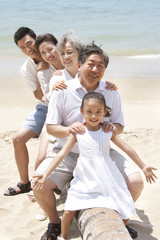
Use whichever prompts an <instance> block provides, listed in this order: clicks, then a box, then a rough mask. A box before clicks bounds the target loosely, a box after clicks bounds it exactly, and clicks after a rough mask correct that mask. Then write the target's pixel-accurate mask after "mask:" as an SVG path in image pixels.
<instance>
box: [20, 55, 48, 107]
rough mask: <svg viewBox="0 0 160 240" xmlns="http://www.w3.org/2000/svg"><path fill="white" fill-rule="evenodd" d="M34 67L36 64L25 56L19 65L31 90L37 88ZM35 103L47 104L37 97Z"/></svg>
mask: <svg viewBox="0 0 160 240" xmlns="http://www.w3.org/2000/svg"><path fill="white" fill-rule="evenodd" d="M36 68H37V64H35V62H34V61H33V59H32V58H27V60H26V61H25V62H24V64H23V65H22V67H21V75H22V77H23V79H24V80H25V82H26V84H27V86H28V87H29V89H30V90H31V91H32V92H34V91H36V90H37V75H36ZM37 103H38V104H42V105H45V106H47V105H48V103H47V102H43V101H41V100H39V99H37Z"/></svg>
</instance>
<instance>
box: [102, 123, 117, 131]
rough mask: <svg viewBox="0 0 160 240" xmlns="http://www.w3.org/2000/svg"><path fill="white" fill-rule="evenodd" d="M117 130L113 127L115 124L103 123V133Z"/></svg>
mask: <svg viewBox="0 0 160 240" xmlns="http://www.w3.org/2000/svg"><path fill="white" fill-rule="evenodd" d="M114 129H115V126H114V125H113V123H111V122H105V121H104V122H103V123H102V130H103V132H105V133H106V132H113V130H114Z"/></svg>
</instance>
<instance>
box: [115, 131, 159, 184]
mask: <svg viewBox="0 0 160 240" xmlns="http://www.w3.org/2000/svg"><path fill="white" fill-rule="evenodd" d="M111 140H112V141H113V143H114V144H116V145H117V146H118V147H119V148H120V149H122V150H123V151H124V152H125V153H126V154H127V155H128V156H129V157H130V158H131V159H132V160H133V161H134V162H135V163H136V164H137V165H138V167H139V168H140V169H142V171H143V172H144V175H145V177H146V180H147V182H150V183H152V182H155V178H157V176H156V175H155V174H154V173H153V171H152V170H157V168H154V167H152V166H147V165H146V164H145V163H144V162H143V161H142V160H141V159H140V157H139V156H138V154H137V153H136V151H135V150H134V149H133V148H132V147H130V146H129V145H128V144H127V143H126V142H124V141H123V140H122V139H121V138H120V137H119V136H118V135H116V134H113V136H112V138H111Z"/></svg>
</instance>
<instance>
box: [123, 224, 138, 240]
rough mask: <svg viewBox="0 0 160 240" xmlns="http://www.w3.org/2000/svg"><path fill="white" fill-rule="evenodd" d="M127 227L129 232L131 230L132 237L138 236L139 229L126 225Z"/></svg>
mask: <svg viewBox="0 0 160 240" xmlns="http://www.w3.org/2000/svg"><path fill="white" fill-rule="evenodd" d="M126 228H127V230H128V232H129V235H130V236H131V238H133V239H134V238H137V237H138V233H137V231H136V230H135V229H133V228H131V227H129V226H128V225H126Z"/></svg>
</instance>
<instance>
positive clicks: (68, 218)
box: [61, 211, 76, 239]
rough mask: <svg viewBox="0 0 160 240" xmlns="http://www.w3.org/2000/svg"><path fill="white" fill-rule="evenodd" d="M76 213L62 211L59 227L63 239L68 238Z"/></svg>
mask: <svg viewBox="0 0 160 240" xmlns="http://www.w3.org/2000/svg"><path fill="white" fill-rule="evenodd" d="M75 213H76V211H64V213H63V216H62V225H61V233H62V234H61V236H62V238H64V239H67V237H68V231H69V228H70V226H71V224H72V220H73V218H74V216H75Z"/></svg>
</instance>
